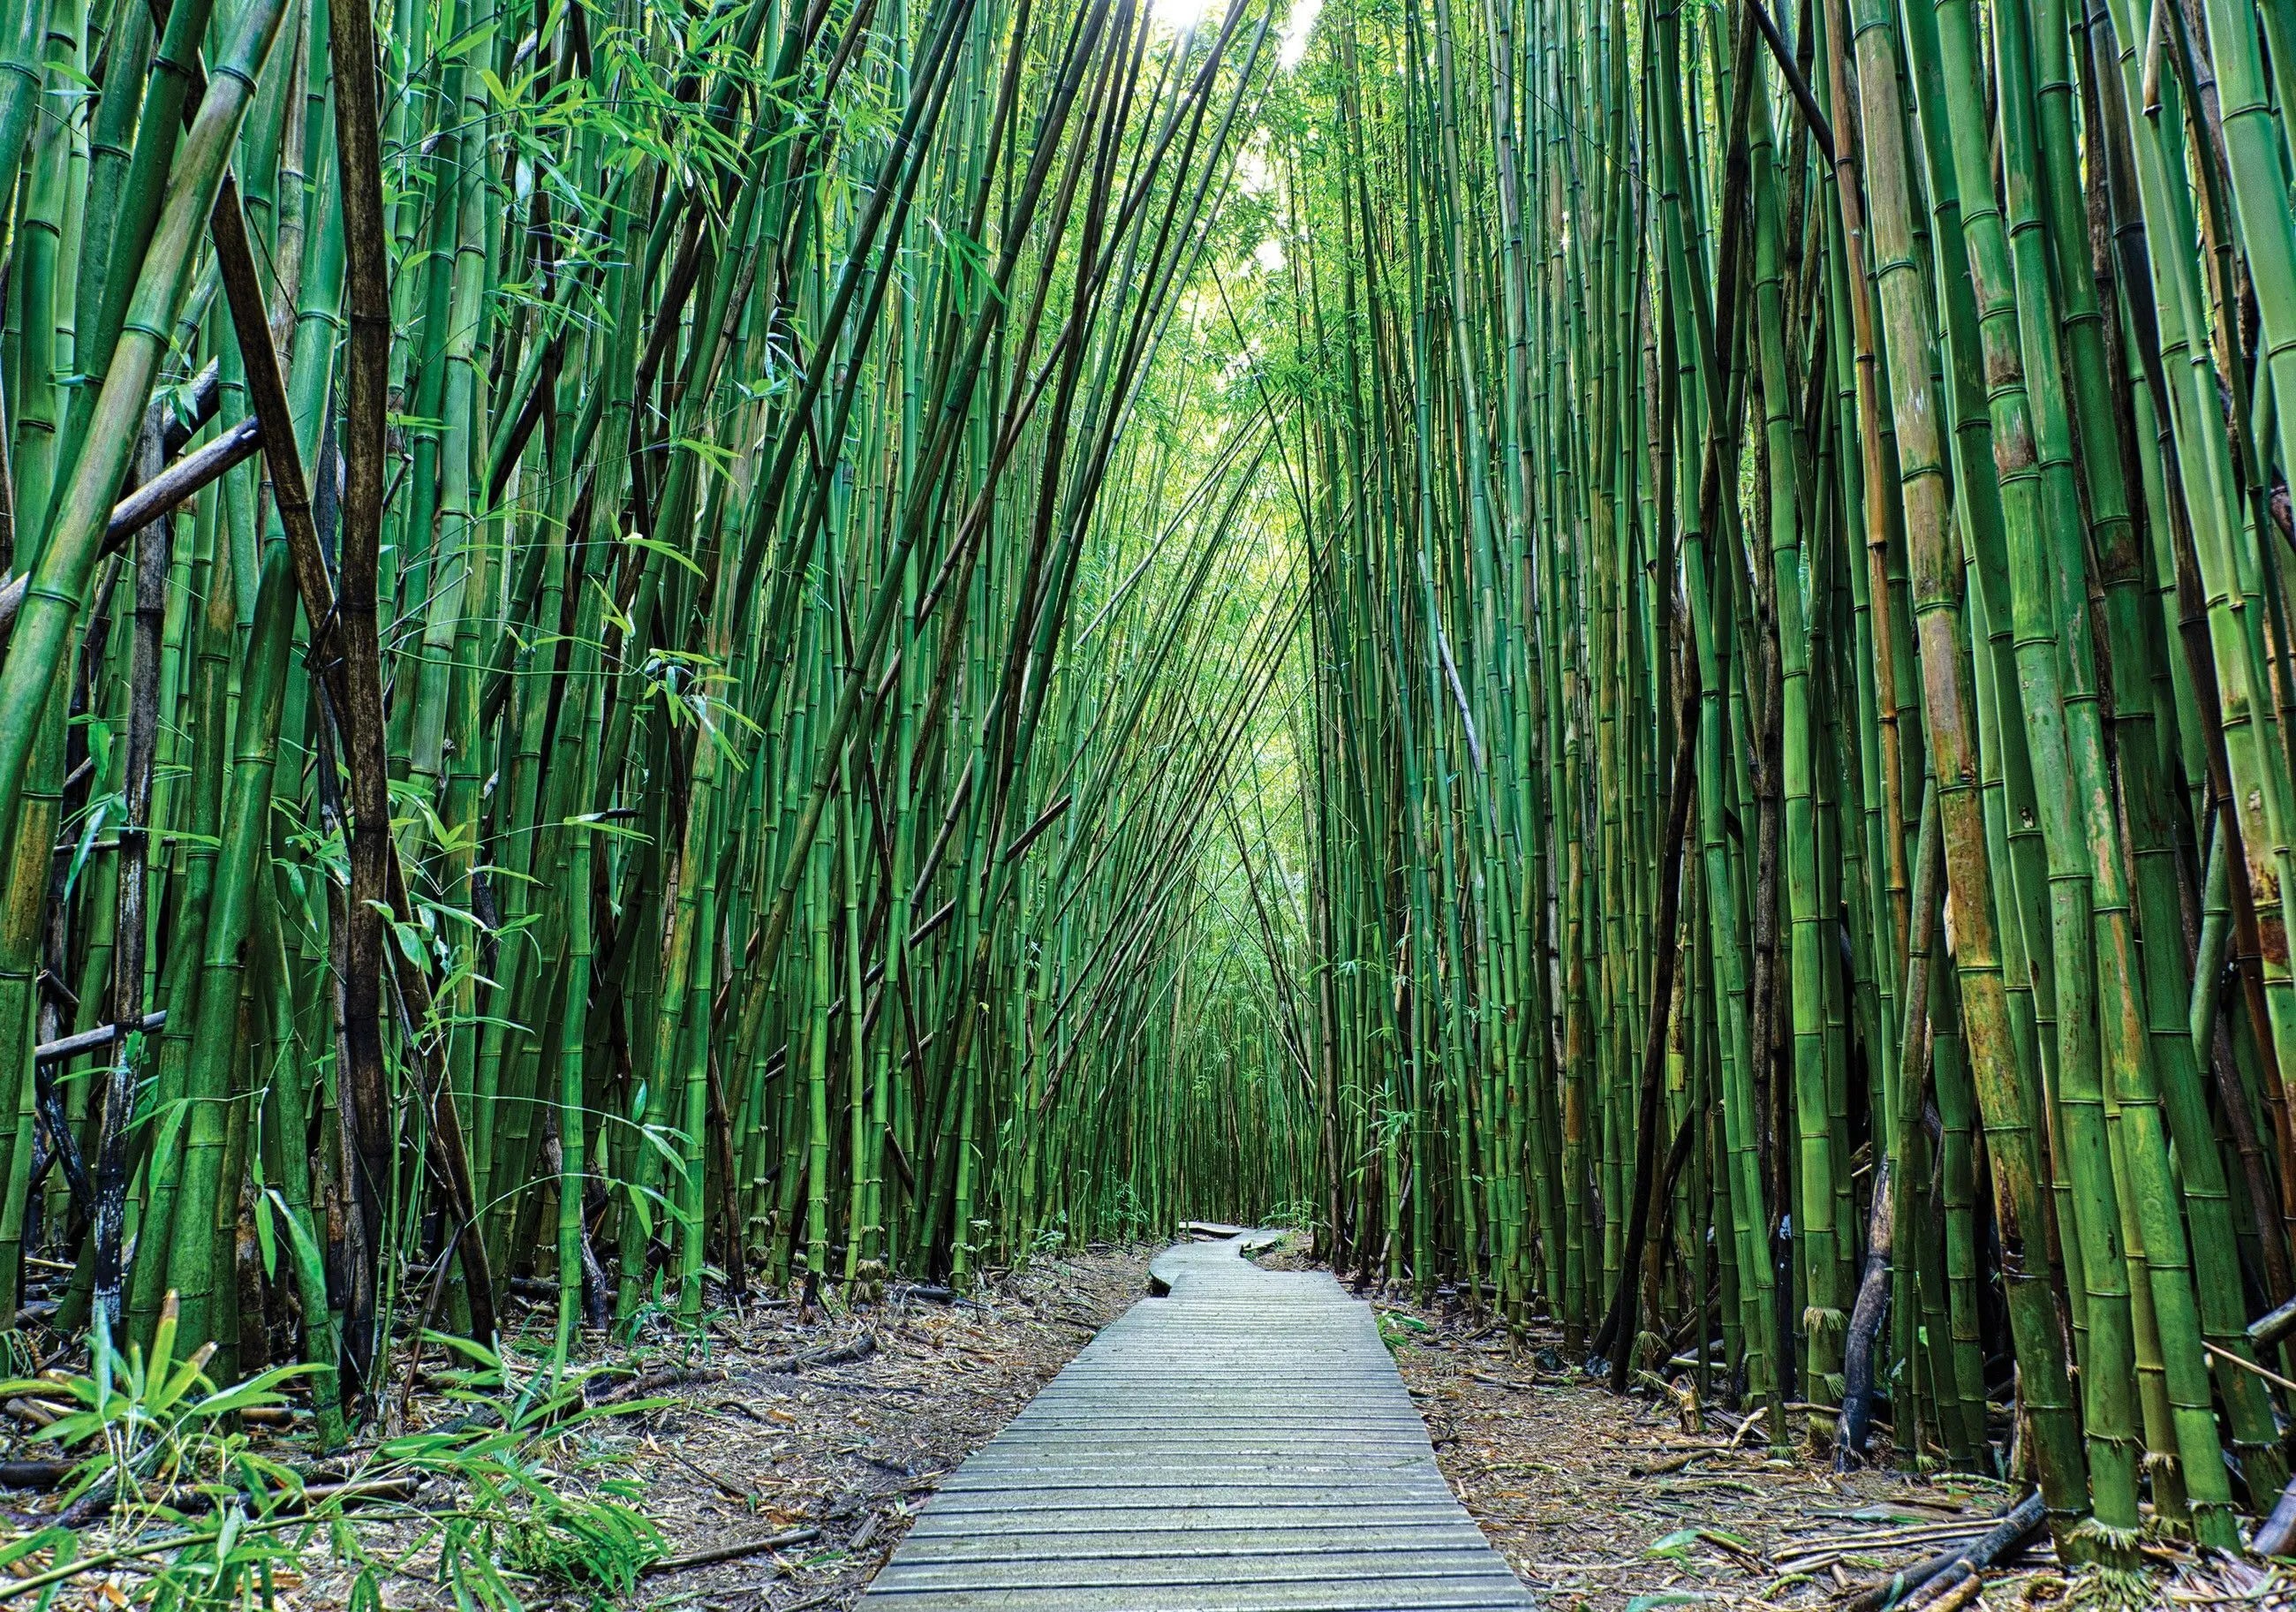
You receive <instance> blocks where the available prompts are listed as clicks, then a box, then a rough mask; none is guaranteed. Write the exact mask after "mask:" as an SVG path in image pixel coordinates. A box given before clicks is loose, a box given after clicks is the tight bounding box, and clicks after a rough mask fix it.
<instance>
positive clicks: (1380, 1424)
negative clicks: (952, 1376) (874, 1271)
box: [864, 1231, 1536, 1612]
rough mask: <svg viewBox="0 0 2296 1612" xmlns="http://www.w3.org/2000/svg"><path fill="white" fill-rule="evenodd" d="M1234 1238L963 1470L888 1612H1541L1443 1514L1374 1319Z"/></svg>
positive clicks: (1438, 1487)
mask: <svg viewBox="0 0 2296 1612" xmlns="http://www.w3.org/2000/svg"><path fill="white" fill-rule="evenodd" d="M1266 1235H1267V1234H1265V1233H1259V1232H1253V1231H1239V1232H1237V1233H1236V1234H1235V1235H1234V1236H1232V1237H1229V1238H1226V1240H1224V1241H1220V1242H1216V1243H1191V1244H1182V1245H1181V1246H1178V1247H1176V1248H1171V1249H1169V1250H1167V1251H1166V1252H1165V1253H1163V1254H1160V1255H1158V1256H1157V1258H1156V1260H1155V1262H1154V1263H1153V1265H1152V1267H1151V1270H1152V1277H1153V1279H1154V1282H1155V1284H1156V1286H1157V1287H1160V1288H1168V1289H1169V1294H1170V1296H1169V1297H1164V1298H1151V1299H1147V1300H1144V1301H1143V1302H1142V1303H1140V1304H1136V1305H1135V1306H1133V1308H1132V1309H1131V1310H1130V1311H1129V1312H1128V1313H1127V1314H1126V1315H1125V1316H1124V1317H1123V1318H1122V1319H1121V1320H1118V1321H1116V1322H1115V1323H1114V1324H1113V1325H1111V1326H1109V1327H1107V1328H1103V1330H1102V1332H1101V1334H1100V1336H1097V1337H1096V1338H1095V1339H1094V1340H1093V1341H1092V1343H1091V1344H1090V1345H1087V1348H1086V1349H1085V1351H1084V1352H1083V1353H1081V1354H1079V1355H1078V1357H1077V1358H1076V1359H1075V1360H1074V1361H1071V1362H1070V1365H1069V1368H1068V1369H1067V1370H1065V1371H1063V1372H1062V1373H1061V1374H1060V1376H1059V1377H1057V1378H1054V1380H1053V1381H1052V1382H1051V1383H1050V1384H1048V1385H1047V1386H1046V1388H1045V1390H1044V1392H1043V1393H1041V1394H1038V1395H1037V1398H1036V1399H1035V1400H1034V1401H1033V1402H1031V1403H1030V1404H1029V1406H1028V1408H1027V1409H1026V1410H1022V1411H1021V1414H1020V1415H1019V1416H1017V1417H1015V1418H1014V1419H1013V1422H1012V1425H1011V1426H1010V1427H1006V1428H1005V1431H1004V1432H1002V1433H1000V1434H999V1435H997V1436H996V1438H995V1439H994V1440H992V1441H991V1442H990V1443H988V1444H987V1445H986V1446H984V1447H983V1448H982V1449H980V1451H979V1452H976V1453H975V1454H974V1455H973V1456H972V1459H971V1460H967V1461H966V1462H965V1463H964V1466H962V1467H961V1468H958V1469H957V1470H956V1471H955V1473H954V1474H952V1475H951V1476H950V1477H949V1479H948V1481H947V1483H946V1484H945V1485H942V1487H941V1490H940V1492H939V1494H937V1495H935V1496H934V1498H933V1499H932V1500H931V1501H930V1502H929V1503H928V1504H927V1505H926V1507H925V1509H924V1511H923V1513H922V1516H920V1517H918V1519H917V1524H916V1526H915V1527H914V1529H913V1530H911V1532H910V1534H909V1536H908V1538H907V1539H906V1540H905V1541H904V1542H902V1544H901V1547H900V1549H899V1550H897V1551H895V1552H894V1553H893V1557H892V1559H891V1560H890V1561H889V1562H887V1563H886V1565H885V1567H884V1569H883V1571H881V1573H879V1574H878V1575H877V1578H876V1581H875V1583H872V1584H871V1585H870V1587H869V1591H868V1593H867V1595H866V1596H865V1598H864V1599H865V1601H866V1603H867V1604H868V1605H869V1606H870V1607H871V1608H874V1609H875V1612H1038V1609H1042V1612H1447V1609H1451V1608H1456V1609H1458V1612H1469V1609H1475V1612H1482V1609H1485V1608H1492V1609H1496V1608H1528V1607H1531V1606H1533V1605H1535V1604H1536V1603H1535V1602H1534V1601H1533V1600H1532V1599H1531V1597H1530V1594H1529V1591H1526V1590H1525V1589H1524V1588H1523V1587H1522V1585H1521V1583H1519V1582H1517V1580H1516V1579H1515V1576H1514V1575H1513V1573H1511V1572H1510V1571H1508V1569H1507V1566H1506V1564H1505V1561H1503V1560H1502V1559H1500V1557H1499V1555H1498V1553H1497V1551H1495V1550H1492V1549H1491V1548H1490V1546H1489V1544H1488V1543H1487V1542H1485V1541H1484V1539H1483V1536H1482V1534H1480V1533H1479V1532H1478V1531H1477V1530H1476V1528H1475V1526H1474V1524H1473V1523H1472V1521H1470V1520H1469V1519H1468V1517H1467V1515H1466V1513H1465V1512H1464V1510H1462V1509H1460V1507H1459V1504H1458V1501H1456V1500H1455V1499H1454V1498H1453V1497H1452V1494H1451V1491H1450V1488H1449V1486H1448V1485H1447V1484H1446V1483H1445V1482H1444V1481H1443V1476H1442V1474H1441V1473H1440V1472H1439V1471H1438V1470H1437V1469H1436V1466H1435V1453H1434V1451H1433V1449H1432V1448H1431V1446H1430V1445H1429V1443H1428V1442H1427V1428H1426V1425H1425V1423H1423V1421H1422V1420H1421V1419H1420V1417H1419V1413H1418V1412H1417V1411H1416V1410H1414V1409H1413V1407H1412V1404H1411V1400H1410V1396H1409V1395H1407V1394H1405V1393H1404V1391H1403V1383H1402V1379H1401V1378H1398V1376H1397V1375H1396V1370H1395V1362H1394V1361H1391V1360H1390V1359H1389V1357H1388V1353H1387V1350H1386V1349H1385V1347H1384V1346H1383V1345H1382V1344H1381V1343H1380V1339H1379V1329H1378V1327H1377V1325H1376V1324H1375V1323H1374V1320H1373V1319H1372V1314H1371V1307H1370V1306H1369V1305H1367V1304H1362V1303H1359V1302H1357V1300H1355V1299H1351V1298H1349V1296H1348V1295H1346V1294H1345V1293H1344V1292H1342V1291H1341V1287H1340V1285H1339V1284H1338V1283H1337V1282H1336V1281H1334V1280H1333V1279H1332V1278H1331V1277H1330V1276H1329V1275H1327V1274H1324V1273H1322V1272H1298V1271H1261V1270H1259V1268H1257V1267H1256V1266H1254V1265H1252V1264H1251V1263H1250V1262H1247V1261H1245V1260H1244V1259H1242V1258H1241V1257H1239V1256H1240V1254H1241V1253H1242V1250H1244V1249H1245V1248H1247V1247H1250V1246H1258V1245H1259V1244H1260V1243H1261V1242H1263V1241H1264V1240H1265V1238H1266Z"/></svg>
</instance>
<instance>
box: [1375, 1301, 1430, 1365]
mask: <svg viewBox="0 0 2296 1612" xmlns="http://www.w3.org/2000/svg"><path fill="white" fill-rule="evenodd" d="M1378 1315H1379V1341H1380V1342H1381V1343H1382V1344H1385V1345H1387V1349H1388V1353H1390V1354H1393V1353H1399V1352H1400V1351H1401V1350H1402V1348H1403V1345H1406V1343H1409V1342H1410V1341H1411V1339H1412V1336H1413V1335H1414V1334H1415V1333H1421V1332H1424V1331H1426V1330H1427V1329H1428V1328H1427V1323H1426V1322H1425V1321H1423V1320H1420V1319H1419V1318H1418V1317H1417V1316H1415V1315H1406V1314H1404V1313H1403V1312H1402V1311H1400V1310H1382V1311H1380V1312H1378Z"/></svg>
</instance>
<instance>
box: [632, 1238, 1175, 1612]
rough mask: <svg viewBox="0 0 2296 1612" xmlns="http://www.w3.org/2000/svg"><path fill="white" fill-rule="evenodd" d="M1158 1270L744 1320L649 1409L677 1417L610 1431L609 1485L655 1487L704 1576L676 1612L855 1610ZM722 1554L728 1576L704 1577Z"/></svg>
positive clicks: (1032, 1277) (1058, 1267)
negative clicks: (914, 1528) (922, 1516)
mask: <svg viewBox="0 0 2296 1612" xmlns="http://www.w3.org/2000/svg"><path fill="white" fill-rule="evenodd" d="M1151 1252H1152V1250H1149V1249H1146V1248H1139V1249H1116V1250H1095V1251H1093V1252H1088V1253H1081V1254H1078V1255H1077V1256H1075V1257H1074V1258H1069V1259H1049V1260H1042V1261H1038V1262H1035V1263H1032V1264H1031V1265H1029V1266H1028V1267H1026V1268H1024V1269H1022V1270H1020V1271H1012V1272H1007V1273H1001V1274H998V1275H996V1276H995V1277H993V1278H992V1279H990V1280H988V1281H986V1282H984V1283H983V1284H982V1285H981V1286H980V1287H979V1288H977V1289H974V1290H972V1294H971V1295H970V1296H969V1297H967V1298H966V1299H965V1300H964V1302H962V1303H956V1304H952V1303H950V1302H949V1300H948V1298H947V1297H946V1296H944V1295H945V1294H946V1293H947V1290H946V1289H937V1288H915V1287H906V1286H896V1287H893V1288H892V1289H891V1290H890V1292H889V1293H888V1295H887V1296H886V1298H885V1300H884V1301H883V1302H882V1303H881V1304H874V1305H871V1306H868V1307H866V1308H865V1309H859V1310H855V1311H852V1312H845V1311H843V1310H842V1309H841V1308H840V1309H838V1310H836V1311H835V1312H833V1313H823V1312H816V1313H815V1314H814V1315H813V1316H812V1317H811V1318H808V1317H807V1316H806V1315H805V1313H804V1312H802V1310H800V1309H799V1308H794V1307H775V1308H769V1309H766V1308H756V1307H753V1308H752V1309H751V1311H750V1313H749V1314H748V1316H747V1317H745V1318H744V1317H728V1318H727V1319H726V1322H725V1323H724V1324H723V1326H722V1327H721V1328H718V1329H717V1344H718V1345H721V1346H719V1347H717V1348H714V1349H713V1350H712V1352H711V1354H710V1356H709V1358H708V1360H707V1361H706V1366H707V1369H702V1368H704V1366H705V1361H701V1360H697V1361H694V1362H693V1374H692V1376H691V1377H690V1378H687V1379H685V1380H684V1381H682V1382H678V1383H675V1384H666V1385H664V1386H661V1387H660V1388H658V1389H655V1390H653V1391H652V1392H654V1393H656V1394H660V1396H661V1397H663V1398H666V1399H668V1400H669V1401H671V1402H670V1403H668V1404H666V1405H663V1406H662V1407H660V1409H658V1410H651V1411H647V1412H644V1413H643V1414H642V1415H640V1416H636V1417H629V1418H620V1419H614V1420H611V1421H609V1422H607V1423H605V1424H603V1427H604V1431H603V1435H602V1436H603V1439H604V1440H605V1441H606V1442H607V1443H609V1444H610V1445H611V1444H612V1443H617V1442H619V1443H622V1444H624V1445H625V1446H626V1448H625V1449H624V1451H623V1452H622V1453H624V1454H625V1455H626V1456H627V1460H624V1461H622V1462H620V1463H617V1468H618V1471H617V1470H616V1468H608V1470H610V1471H616V1475H618V1476H623V1477H628V1476H636V1477H637V1478H638V1479H639V1480H640V1481H641V1482H642V1483H643V1484H644V1509H645V1510H646V1513H647V1515H648V1516H649V1517H651V1518H652V1520H653V1522H654V1523H655V1525H656V1526H659V1527H660V1530H661V1532H662V1534H663V1535H664V1537H665V1538H666V1540H667V1541H668V1547H669V1550H670V1551H671V1553H672V1559H673V1560H679V1561H682V1562H685V1563H688V1564H691V1565H688V1566H685V1567H682V1568H681V1569H680V1570H678V1571H677V1572H676V1578H675V1581H674V1582H675V1584H676V1591H677V1594H676V1599H677V1600H679V1601H680V1602H682V1603H685V1604H689V1605H697V1606H701V1607H705V1608H723V1609H725V1612H796V1608H800V1607H802V1608H823V1609H824V1612H825V1609H827V1608H845V1607H849V1606H850V1605H852V1604H853V1602H854V1601H855V1600H857V1598H858V1597H859V1595H860V1592H861V1589H862V1587H863V1586H864V1585H865V1584H866V1583H868V1581H869V1579H870V1577H871V1576H872V1575H873V1574H874V1573H875V1572H876V1570H877V1568H878V1567H879V1566H881V1564H882V1562H883V1561H884V1559H885V1557H886V1556H887V1555H888V1554H890V1552H891V1550H892V1549H893V1547H894V1546H895V1545H897V1544H898V1543H899V1542H900V1541H901V1538H902V1536H903V1535H904V1534H906V1533H907V1532H908V1528H909V1524H910V1522H911V1520H912V1519H913V1518H914V1516H915V1513H916V1510H917V1508H918V1507H920V1506H921V1505H922V1504H923V1502H924V1501H925V1500H926V1499H927V1498H928V1497H929V1496H930V1495H931V1493H932V1492H933V1491H934V1489H935V1488H937V1487H938V1486H939V1483H940V1481H941V1479H942V1478H943V1477H945V1476H947V1474H948V1473H949V1472H950V1471H951V1470H953V1469H954V1468H955V1466H956V1465H957V1463H958V1462H959V1461H961V1460H964V1457H965V1456H967V1455H968V1454H970V1453H971V1452H972V1451H973V1450H975V1449H977V1448H979V1447H980V1445H981V1444H983V1443H987V1442H988V1439H989V1438H990V1437H992V1436H993V1435H995V1434H996V1431H997V1430H998V1429H999V1428H1001V1427H1003V1426H1004V1425H1005V1423H1006V1422H1008V1421H1010V1420H1011V1419H1013V1415H1014V1414H1015V1413H1017V1412H1018V1411H1019V1410H1020V1409H1021V1407H1022V1406H1023V1405H1025V1404H1027V1403H1028V1402H1029V1400H1030V1399H1031V1398H1033V1397H1034V1396H1035V1395H1036V1394H1037V1390H1038V1389H1040V1388H1041V1387H1043V1386H1044V1385H1045V1384H1046V1383H1047V1382H1049V1381H1051V1380H1052V1378H1053V1376H1054V1374H1055V1373H1056V1372H1058V1371H1059V1370H1060V1369H1061V1368H1062V1366H1064V1365H1066V1364H1067V1363H1068V1362H1069V1361H1070V1360H1071V1359H1073V1358H1074V1357H1075V1355H1076V1353H1077V1351H1078V1349H1080V1348H1082V1347H1083V1346H1084V1345H1085V1344H1086V1343H1087V1341H1089V1339H1088V1335H1087V1331H1086V1330H1085V1328H1087V1327H1090V1328H1098V1327H1100V1326H1104V1325H1105V1324H1107V1323H1108V1322H1109V1321H1111V1320H1114V1319H1115V1318H1116V1317H1117V1316H1119V1315H1120V1314H1122V1313H1123V1312H1124V1311H1125V1310H1126V1309H1127V1308H1128V1307H1129V1306H1130V1305H1131V1304H1133V1303H1134V1302H1135V1301H1136V1300H1137V1299H1138V1298H1139V1297H1140V1296H1141V1295H1142V1294H1143V1293H1144V1292H1145V1291H1146V1289H1145V1287H1144V1281H1145V1270H1146V1263H1147V1258H1148V1254H1150V1253H1151ZM666 1369H668V1367H667V1366H655V1367H654V1368H653V1372H654V1373H660V1372H661V1371H664V1370H666ZM622 1423H627V1426H624V1425H619V1424H622ZM800 1534H805V1535H808V1536H809V1537H805V1538H802V1539H800V1538H799V1535H800ZM752 1537H754V1538H755V1539H756V1540H758V1542H759V1543H758V1545H757V1547H756V1548H755V1549H753V1550H741V1549H740V1545H741V1542H742V1540H744V1539H748V1538H752ZM783 1541H786V1543H784V1542H783ZM768 1542H770V1543H768ZM719 1551H726V1552H728V1553H729V1555H730V1559H726V1560H723V1561H714V1562H712V1561H707V1560H705V1558H707V1557H709V1556H710V1555H712V1554H715V1553H717V1552H719ZM667 1587H668V1585H667V1583H664V1584H661V1585H660V1586H658V1587H657V1598H658V1596H659V1591H660V1590H661V1589H666V1588H667Z"/></svg>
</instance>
